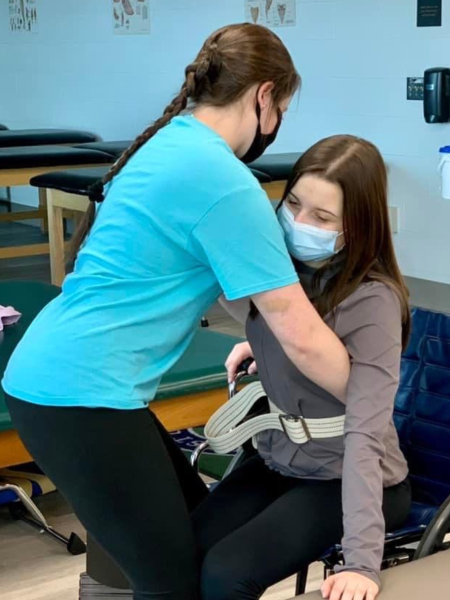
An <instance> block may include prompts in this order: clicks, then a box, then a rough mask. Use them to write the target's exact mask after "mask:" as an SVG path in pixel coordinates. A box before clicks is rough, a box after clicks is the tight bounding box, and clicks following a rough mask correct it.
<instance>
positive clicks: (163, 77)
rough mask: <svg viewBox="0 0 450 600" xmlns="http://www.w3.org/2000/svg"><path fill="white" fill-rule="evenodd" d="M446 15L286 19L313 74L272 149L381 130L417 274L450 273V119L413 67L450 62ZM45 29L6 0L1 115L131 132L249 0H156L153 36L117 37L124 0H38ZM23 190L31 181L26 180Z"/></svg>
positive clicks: (447, 277) (410, 9)
mask: <svg viewBox="0 0 450 600" xmlns="http://www.w3.org/2000/svg"><path fill="white" fill-rule="evenodd" d="M443 4H444V7H443V15H444V17H443V18H444V23H443V27H441V28H427V29H418V28H416V26H415V20H416V5H417V0H323V1H319V0H316V1H311V0H310V1H303V0H298V1H297V23H298V24H297V27H295V28H285V29H279V30H277V32H278V33H279V34H280V35H281V37H282V38H283V40H284V41H285V42H286V44H287V45H288V47H289V49H290V50H291V52H292V54H293V57H294V59H295V62H296V64H297V66H298V69H299V71H300V73H301V75H302V77H303V82H304V84H303V90H302V94H301V97H300V101H299V102H297V101H295V102H294V103H293V105H292V108H291V110H290V113H289V114H288V116H287V119H286V123H285V125H284V127H283V128H282V130H281V132H280V135H279V139H278V141H277V143H276V144H275V145H274V146H273V149H272V151H274V152H277V151H278V152H283V151H290V150H304V149H305V148H307V147H308V146H309V145H310V144H312V143H313V142H315V141H317V140H318V139H320V138H322V137H324V136H327V135H331V134H334V133H354V134H357V135H361V136H364V137H367V138H368V139H370V140H371V141H373V142H374V143H376V144H377V145H378V146H379V148H380V149H381V151H382V152H383V155H384V156H385V158H386V161H387V162H388V165H389V171H390V188H391V191H390V195H391V204H394V205H396V206H399V207H400V232H399V233H398V234H397V235H396V236H395V237H396V246H397V251H398V255H399V258H400V262H401V265H402V268H403V271H404V273H405V274H407V275H410V276H415V277H421V278H425V279H432V280H435V281H441V282H446V283H450V265H448V260H447V257H448V256H449V255H450V235H449V233H448V230H449V225H450V202H449V201H444V200H442V199H441V198H440V194H439V179H438V176H437V162H438V156H437V151H438V148H439V146H441V145H443V144H450V124H448V125H427V124H425V122H424V120H423V117H422V105H421V103H420V102H407V101H406V77H407V76H420V75H421V74H422V73H423V71H424V69H425V68H427V67H432V66H450V52H449V49H450V0H444V2H443ZM37 6H38V9H39V20H40V23H39V32H38V33H37V34H20V33H10V32H9V31H8V19H7V10H8V3H7V1H6V0H2V2H1V3H0V73H1V94H0V122H5V123H7V124H8V125H9V126H10V127H76V128H81V129H88V130H91V131H95V132H97V133H98V134H99V135H101V136H102V137H103V138H104V139H127V138H131V137H133V136H135V135H136V134H138V133H139V132H140V131H141V130H142V129H143V128H144V127H145V126H146V125H147V124H148V123H149V122H150V121H151V120H152V119H154V118H155V117H157V116H158V115H159V114H160V112H161V110H162V109H163V107H164V106H165V104H166V103H167V102H168V101H169V100H170V99H171V97H172V96H173V95H174V94H175V93H176V92H177V89H178V87H179V85H180V83H181V82H182V78H183V69H184V66H185V65H186V64H187V63H188V62H189V61H190V60H191V59H192V58H193V57H194V55H195V53H196V51H197V50H198V48H199V46H200V44H201V43H202V41H203V39H204V38H205V37H206V35H207V34H208V33H210V32H211V31H212V30H213V29H215V28H217V27H219V26H221V25H223V24H226V23H230V22H238V21H242V20H243V19H244V0H226V1H225V0H220V1H219V0H209V1H208V0H151V16H152V33H151V35H149V36H145V35H144V36H124V37H120V36H114V35H113V31H112V23H111V1H110V0H37ZM15 194H16V197H19V198H20V197H23V193H20V192H18V191H15Z"/></svg>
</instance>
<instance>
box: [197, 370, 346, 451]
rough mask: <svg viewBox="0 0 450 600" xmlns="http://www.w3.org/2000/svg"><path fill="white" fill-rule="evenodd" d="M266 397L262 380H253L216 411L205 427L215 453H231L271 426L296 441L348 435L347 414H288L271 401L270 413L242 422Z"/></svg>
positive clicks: (298, 442)
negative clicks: (345, 432)
mask: <svg viewBox="0 0 450 600" xmlns="http://www.w3.org/2000/svg"><path fill="white" fill-rule="evenodd" d="M263 397H267V394H266V392H265V391H264V388H263V386H262V385H261V383H260V382H259V381H257V382H255V383H251V384H249V385H248V386H247V387H245V388H244V389H243V390H241V391H240V392H238V393H237V394H236V395H235V396H233V397H232V398H231V399H230V400H228V402H226V403H225V404H224V405H223V406H221V407H220V408H219V410H217V411H216V412H215V413H214V414H213V416H212V417H211V418H210V419H209V421H208V423H207V424H206V426H205V430H204V435H205V437H206V439H207V440H208V442H209V445H210V446H211V448H212V449H213V450H214V451H215V452H217V453H218V454H228V453H229V452H231V451H232V450H236V448H239V446H242V444H243V443H244V442H246V441H247V440H249V439H250V438H252V437H254V436H256V435H257V434H258V433H261V432H262V431H266V430H267V429H278V431H283V432H284V433H285V434H286V435H287V437H288V438H289V439H290V440H291V442H293V443H294V444H306V442H309V441H311V440H316V439H317V440H320V439H326V438H334V437H340V436H342V435H344V423H345V415H341V416H339V417H329V418H324V419H306V418H304V417H302V416H300V415H292V414H286V413H284V412H283V411H282V410H280V409H279V408H278V407H277V406H275V404H273V402H271V401H270V400H269V407H270V413H267V414H265V415H260V416H256V417H253V418H250V419H248V420H246V421H245V422H243V423H242V421H243V419H245V417H246V416H247V414H248V413H249V411H250V410H251V408H252V407H253V406H254V405H255V404H256V403H257V402H258V400H260V399H261V398H263Z"/></svg>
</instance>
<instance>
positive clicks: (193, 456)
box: [190, 440, 209, 473]
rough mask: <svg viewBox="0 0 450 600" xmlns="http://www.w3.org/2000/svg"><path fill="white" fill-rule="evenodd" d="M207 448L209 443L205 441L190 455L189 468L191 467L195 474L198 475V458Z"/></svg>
mask: <svg viewBox="0 0 450 600" xmlns="http://www.w3.org/2000/svg"><path fill="white" fill-rule="evenodd" d="M208 446H209V442H208V440H205V441H204V442H202V443H201V444H199V445H198V446H197V448H196V449H195V450H194V452H193V453H192V454H191V458H190V462H191V467H193V468H194V469H195V470H196V471H197V473H198V468H199V461H200V456H201V455H202V454H203V452H204V451H205V450H206V449H207V448H208Z"/></svg>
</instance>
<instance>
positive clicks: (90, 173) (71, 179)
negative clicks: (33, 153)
mask: <svg viewBox="0 0 450 600" xmlns="http://www.w3.org/2000/svg"><path fill="white" fill-rule="evenodd" d="M108 171H109V166H108V167H95V168H93V169H70V170H68V171H55V172H54V173H44V175H37V176H36V177H33V178H32V179H31V181H30V185H33V186H34V187H41V188H50V189H52V190H61V191H63V192H68V193H69V194H79V195H80V196H87V195H88V189H89V187H90V186H91V185H92V184H93V183H95V182H96V181H98V180H99V179H102V178H103V177H104V176H105V175H106V173H107V172H108Z"/></svg>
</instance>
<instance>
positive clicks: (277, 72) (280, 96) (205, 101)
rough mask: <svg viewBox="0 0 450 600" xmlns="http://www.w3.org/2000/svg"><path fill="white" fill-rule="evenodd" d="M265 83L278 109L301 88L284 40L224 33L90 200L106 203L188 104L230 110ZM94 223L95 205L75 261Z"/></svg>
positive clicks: (247, 29) (244, 27)
mask: <svg viewBox="0 0 450 600" xmlns="http://www.w3.org/2000/svg"><path fill="white" fill-rule="evenodd" d="M265 82H272V83H273V84H274V89H273V92H272V101H273V103H274V105H279V103H280V102H281V101H282V100H284V99H286V98H289V97H290V96H292V94H293V93H294V92H295V91H296V89H297V88H298V86H299V85H300V77H299V75H298V73H297V72H296V70H295V67H294V64H293V62H292V58H291V56H290V54H289V52H288V50H287V49H286V47H285V46H284V44H283V42H282V41H281V40H280V38H279V37H278V36H277V35H275V33H273V32H272V31H270V30H269V29H267V28H265V27H262V26H260V25H253V24H250V23H244V24H236V25H229V26H227V27H223V28H222V29H219V30H218V31H216V32H215V33H213V34H212V35H211V36H210V37H209V38H208V39H207V40H206V41H205V43H204V44H203V47H202V49H201V50H200V52H199V54H198V56H197V57H196V59H195V60H194V62H192V63H191V64H190V65H188V66H187V67H186V69H185V80H184V82H183V85H182V86H181V89H180V92H179V93H178V95H177V96H176V97H175V98H174V99H173V100H172V102H171V103H170V104H169V105H168V106H167V107H166V108H165V110H164V112H163V115H162V117H160V118H159V119H158V120H157V121H155V122H154V123H153V124H152V125H150V127H148V128H147V129H146V130H145V131H144V132H143V133H141V134H140V135H139V136H138V137H137V138H136V139H135V141H134V142H133V143H132V144H131V146H130V147H129V148H128V149H127V150H126V151H125V152H124V153H123V154H122V156H121V157H120V158H119V160H118V161H117V162H116V163H115V164H114V165H113V166H112V168H111V169H110V171H109V172H108V173H107V174H106V176H105V177H104V178H103V180H102V181H99V182H98V183H96V184H94V185H93V186H92V187H91V189H90V194H89V198H90V199H91V200H93V201H95V202H101V201H102V200H103V199H104V197H103V186H104V184H106V183H108V182H109V181H111V180H112V179H113V177H114V176H115V175H117V173H118V172H119V171H120V170H121V169H122V168H123V167H124V166H125V165H126V163H127V162H128V160H129V159H130V158H131V156H133V154H134V153H135V152H136V151H137V150H139V148H140V147H141V146H142V145H143V144H145V142H147V140H149V139H150V138H151V137H153V136H154V135H155V134H156V133H157V132H158V131H159V130H160V129H161V128H162V127H164V126H165V125H167V124H168V123H170V121H171V119H172V118H173V117H175V116H177V115H179V114H180V113H181V112H182V111H183V110H184V109H185V108H186V107H187V106H188V102H191V103H192V104H194V105H209V106H214V107H224V106H228V105H229V104H232V103H233V102H236V101H238V100H239V99H241V98H242V96H244V95H245V93H246V92H247V91H248V90H249V89H250V88H251V87H252V86H253V85H257V84H261V83H265ZM94 218H95V204H94V203H92V204H91V205H90V206H89V208H88V211H87V213H86V214H85V216H84V218H83V220H82V222H81V223H80V226H79V228H78V230H77V231H76V232H75V235H74V238H73V242H72V250H71V258H72V259H73V258H74V257H75V256H76V253H77V251H78V249H79V247H80V245H81V244H82V242H83V240H84V239H85V237H86V235H87V234H88V232H89V230H90V228H91V226H92V224H93V222H94Z"/></svg>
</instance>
